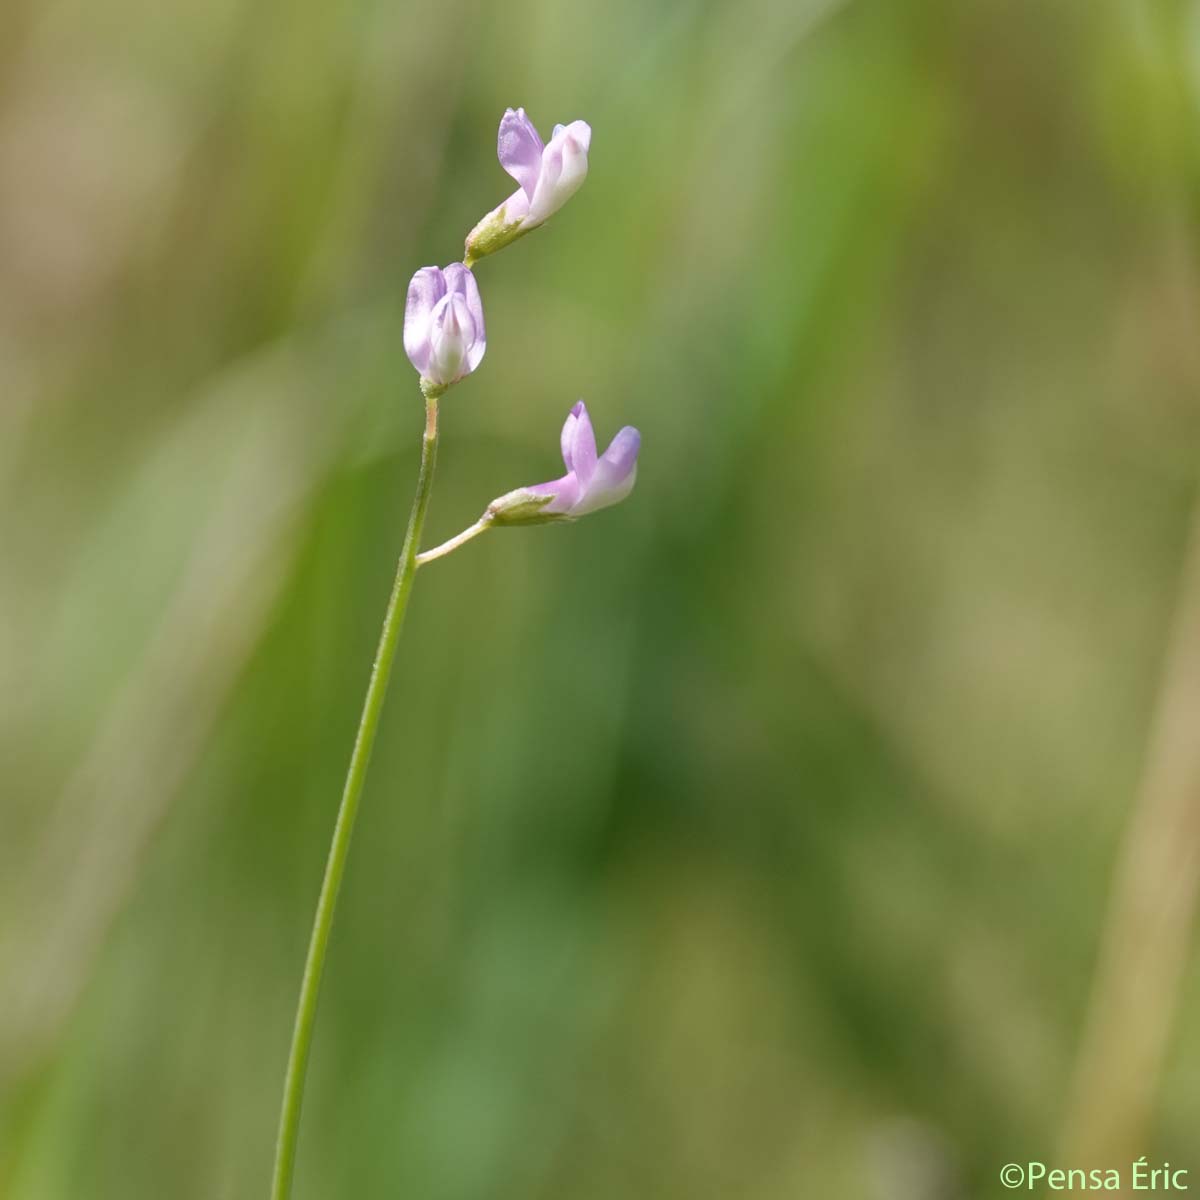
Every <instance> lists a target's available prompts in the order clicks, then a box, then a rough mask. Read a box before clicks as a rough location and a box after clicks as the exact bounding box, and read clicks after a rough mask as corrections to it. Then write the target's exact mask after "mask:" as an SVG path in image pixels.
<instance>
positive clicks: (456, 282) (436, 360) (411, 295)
mask: <svg viewBox="0 0 1200 1200" xmlns="http://www.w3.org/2000/svg"><path fill="white" fill-rule="evenodd" d="M591 140H592V130H591V126H589V125H588V124H587V122H586V121H572V122H571V123H570V124H569V125H555V127H554V132H553V134H552V135H551V137H550V140H549V142H543V141H542V139H541V137H540V136H539V134H538V131H537V129H536V128H535V127H534V125H533V122H532V121H530V119H529V118H528V117H527V116H526V115H525V110H524V109H523V108H518V109H515V110H514V109H511V108H510V109H508V110H507V111H506V112H505V114H504V116H503V117H502V118H501V119H500V130H499V133H498V136H497V140H496V154H497V157H498V158H499V159H500V165H501V166H502V167H503V168H504V169H505V171H507V172H508V174H509V175H511V176H512V177H513V179H515V180H516V181H517V183H518V184H519V185H520V186H519V187H518V188H517V190H516V191H515V192H513V194H512V195H511V196H509V197H508V199H507V200H505V201H504V202H503V203H501V204H500V205H498V206H497V207H496V208H494V209H493V210H492V211H491V212H490V213H488V214H487V216H485V217H484V218H483V220H482V221H480V222H479V224H478V225H476V226H475V228H474V229H472V230H471V232H470V233H469V234H468V235H467V239H466V245H465V253H464V261H463V262H456V263H451V264H450V265H449V266H448V267H422V268H421V269H420V270H419V271H418V272H417V273H416V274H415V275H414V276H413V278H412V282H411V283H410V284H409V288H408V300H407V303H406V305H405V311H404V349H405V352H406V353H407V354H408V358H409V361H410V362H411V363H412V365H413V366H414V367H415V368H416V370H417V372H418V373H419V374H420V376H421V386H422V389H423V390H424V392H425V394H426V395H427V396H430V397H437V396H440V395H441V394H442V393H443V392H444V391H445V390H446V389H447V388H448V387H450V386H451V385H452V384H454V383H457V382H458V381H459V380H461V379H464V378H465V377H466V376H467V375H469V374H471V372H472V371H474V370H475V369H476V368H477V367H478V366H479V364H480V363H481V362H482V361H483V355H484V351H485V349H486V347H487V333H486V329H485V326H484V318H483V303H482V300H481V298H480V295H479V285H478V284H477V283H476V280H475V276H474V274H473V273H472V271H471V267H472V266H473V265H474V263H475V262H477V261H478V260H479V259H480V258H483V257H484V256H485V255H489V254H494V253H496V251H498V250H501V249H503V248H504V247H505V246H508V245H510V244H511V243H512V242H514V241H516V240H517V239H518V238H520V237H522V236H524V235H525V234H526V233H528V232H529V231H530V230H532V229H536V228H537V227H538V226H540V225H542V224H543V223H544V222H545V221H546V220H547V219H548V218H549V217H551V216H553V215H554V214H555V213H556V212H558V210H559V209H561V208H562V206H563V205H564V204H566V202H567V201H568V200H569V199H570V198H571V197H572V196H573V195H574V194H575V193H576V192H577V191H578V190H579V188H580V187H581V186H582V184H583V181H584V180H585V179H586V178H587V172H588V150H589V148H590V146H591ZM561 441H562V456H563V462H564V464H565V465H566V469H567V473H566V474H565V475H564V476H562V478H560V479H556V480H553V481H552V482H549V483H539V484H533V485H531V486H528V487H523V488H517V489H516V490H515V491H512V492H508V493H506V494H505V495H503V496H500V497H499V498H498V499H496V500H493V501H492V503H491V504H490V505H488V508H487V511H486V512H485V514H484V516H483V517H482V518H481V520H480V521H479V522H478V523H477V525H476V526H475V527H473V530H474V531H476V532H481V531H482V529H483V528H486V527H488V526H490V525H519V524H542V523H546V522H549V521H570V520H575V519H576V518H578V517H581V516H584V515H586V514H587V513H591V512H595V511H597V510H598V509H601V508H607V507H608V506H610V505H612V504H616V503H618V501H621V500H623V499H625V497H626V496H628V495H629V493H630V492H631V491H632V490H633V485H634V482H635V480H636V479H637V459H638V451H639V449H640V447H641V434H639V433H638V431H637V430H636V429H634V428H633V426H631V425H627V426H625V428H624V429H622V430H621V431H620V432H619V433H618V434H617V435H616V437H614V438H613V440H612V442H611V443H610V444H609V446H608V449H606V450H605V451H604V453H603V454H601V455H597V452H596V436H595V433H594V432H593V430H592V422H591V418H590V417H589V416H588V411H587V407H586V406H585V405H584V403H583V401H582V400H580V401H579V402H578V403H577V404H576V405H575V406H574V408H572V409H571V411H570V413H569V415H568V416H567V420H566V424H565V425H564V426H563V430H562V439H561ZM468 534H470V535H472V536H473V533H472V531H468ZM460 540H465V535H460V538H459V539H453V541H454V543H455V544H457V543H458V542H459V541H460ZM447 548H453V547H452V546H451V544H450V543H447ZM437 556H438V552H430V553H429V554H428V555H424V556H422V558H432V557H437Z"/></svg>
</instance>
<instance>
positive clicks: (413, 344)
mask: <svg viewBox="0 0 1200 1200" xmlns="http://www.w3.org/2000/svg"><path fill="white" fill-rule="evenodd" d="M445 294H446V280H445V278H444V276H443V275H442V272H441V271H440V270H439V269H438V268H437V267H422V268H421V269H420V270H419V271H418V272H417V273H416V274H415V275H414V276H413V277H412V282H411V283H410V284H409V285H408V298H407V300H406V301H405V304H404V352H405V353H406V354H407V355H408V360H409V362H411V363H412V365H413V366H414V367H416V369H417V371H418V372H419V373H420V374H421V375H424V374H425V369H426V367H427V366H428V365H429V350H430V343H429V336H430V320H431V318H432V316H433V308H434V305H435V304H437V302H438V301H439V300H441V298H442V297H443V296H445Z"/></svg>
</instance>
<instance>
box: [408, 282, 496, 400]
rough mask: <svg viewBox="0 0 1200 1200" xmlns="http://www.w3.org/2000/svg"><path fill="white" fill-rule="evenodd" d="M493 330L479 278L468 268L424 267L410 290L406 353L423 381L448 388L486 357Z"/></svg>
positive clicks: (410, 286) (409, 286)
mask: <svg viewBox="0 0 1200 1200" xmlns="http://www.w3.org/2000/svg"><path fill="white" fill-rule="evenodd" d="M486 348H487V331H486V330H485V328H484V324H483V301H482V300H480V298H479V285H478V284H477V283H476V282H475V276H474V275H472V274H471V272H470V271H469V270H468V269H467V268H466V267H465V266H463V264H462V263H451V264H450V265H449V266H448V267H446V269H445V270H442V269H441V268H439V267H422V268H421V269H420V270H419V271H418V272H417V273H416V274H415V275H414V276H413V277H412V282H411V283H410V284H409V285H408V301H407V303H406V304H405V306H404V350H405V353H406V354H407V355H408V359H409V362H411V363H412V365H413V366H414V367H416V368H417V370H418V371H419V372H420V375H421V378H422V379H423V380H424V381H425V382H426V383H429V384H432V385H433V386H434V387H439V388H444V387H448V386H449V385H450V384H452V383H456V382H457V381H458V380H460V379H462V377H463V376H464V375H469V374H470V373H471V372H472V371H473V370H475V368H476V367H477V366H479V363H480V361H481V360H482V358H483V352H484V350H485V349H486Z"/></svg>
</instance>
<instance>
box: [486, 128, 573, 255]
mask: <svg viewBox="0 0 1200 1200" xmlns="http://www.w3.org/2000/svg"><path fill="white" fill-rule="evenodd" d="M591 142H592V127H591V126H590V125H589V124H588V123H587V122H586V121H572V122H571V124H570V125H555V127H554V133H553V135H552V136H551V138H550V141H549V143H547V144H544V145H543V143H542V139H541V137H540V136H539V135H538V131H537V130H536V129H535V128H534V125H533V122H532V121H531V120H530V119H529V118H528V117H527V116H526V115H525V110H524V109H523V108H518V109H516V110H515V111H514V110H513V109H511V108H510V109H507V110H506V111H505V113H504V116H503V117H501V118H500V132H499V134H498V135H497V138H496V154H497V157H498V158H499V159H500V165H501V166H502V167H503V168H504V169H505V170H506V171H507V172H508V173H509V174H510V175H511V176H512V177H513V178H514V179H515V180H516V181H517V182H518V183H519V184H520V185H521V186H520V187H519V188H518V189H517V190H516V191H515V192H513V194H512V195H511V196H509V198H508V199H507V200H505V201H504V203H503V204H501V205H499V206H498V207H497V208H494V209H492V211H491V212H490V213H488V215H487V216H486V217H484V218H483V220H482V221H480V222H479V224H478V225H476V226H475V228H474V229H472V230H471V232H470V233H469V234H467V246H466V258H467V261H468V262H474V261H475V260H476V259H479V258H483V256H484V255H485V254H494V253H495V252H496V251H497V250H500V249H502V248H503V247H505V246H507V245H508V244H509V243H510V242H513V241H515V240H516V239H517V238H519V237H521V236H522V235H523V234H526V233H528V232H529V231H530V230H531V229H536V228H537V227H538V226H539V225H541V224H542V222H543V221H545V220H546V219H547V218H548V217H551V216H553V215H554V214H555V213H556V212H558V210H559V209H560V208H562V206H563V205H564V204H566V202H567V201H568V200H569V199H570V198H571V197H572V196H573V195H574V194H575V193H576V192H577V191H578V190H579V189H580V187H581V186H582V184H583V181H584V180H585V179H586V178H587V171H588V148H589V147H590V146H591Z"/></svg>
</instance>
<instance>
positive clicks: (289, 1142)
mask: <svg viewBox="0 0 1200 1200" xmlns="http://www.w3.org/2000/svg"><path fill="white" fill-rule="evenodd" d="M437 403H438V402H437V397H436V396H427V399H426V402H425V440H424V443H423V446H422V451H421V472H420V476H419V477H418V480H417V494H416V496H415V497H414V499H413V506H412V512H411V513H410V514H409V518H408V532H407V533H406V534H405V535H404V548H403V549H402V550H401V551H400V565H399V567H398V568H397V570H396V582H395V583H394V584H393V586H392V595H391V599H390V600H389V601H388V607H387V614H386V616H385V617H384V618H383V632H382V633H381V634H380V637H379V649H378V650H377V651H376V652H375V665H374V666H373V667H372V668H371V681H370V683H369V684H368V685H367V697H366V700H365V701H364V703H363V711H362V718H361V720H360V721H359V724H358V736H357V737H356V738H355V740H354V753H353V754H352V755H351V756H350V770H349V772H348V773H347V775H346V786H345V788H344V790H343V791H342V803H341V807H340V808H339V809H338V815H337V824H336V825H335V826H334V830H333V842H332V843H331V844H330V847H329V858H328V860H327V861H326V863H325V879H324V881H323V882H322V884H321V895H320V898H319V899H318V900H317V915H316V918H315V919H314V921H313V928H312V937H311V939H310V941H309V944H308V958H307V959H306V960H305V963H304V978H303V980H302V981H301V984H300V1002H299V1004H298V1005H297V1007H296V1024H295V1028H294V1029H293V1031H292V1048H291V1052H290V1053H289V1055H288V1066H287V1078H286V1079H285V1080H284V1084H283V1107H282V1109H281V1111H280V1114H279V1138H278V1141H277V1142H276V1144H275V1173H274V1176H273V1180H272V1184H271V1200H288V1197H289V1196H290V1195H291V1191H292V1174H293V1170H294V1168H295V1164H296V1137H297V1133H298V1131H299V1127H300V1105H301V1102H302V1100H303V1098H304V1075H305V1071H306V1069H307V1067H308V1052H309V1049H310V1048H311V1046H312V1036H313V1023H314V1021H315V1020H316V1015H317V998H318V997H319V995H320V992H321V975H322V973H323V971H324V968H325V952H326V950H327V949H328V948H329V931H330V929H331V928H332V926H333V913H334V909H335V908H336V907H337V898H338V890H339V889H340V888H341V885H342V876H343V874H344V873H345V870H346V856H347V854H348V853H349V850H350V837H351V835H352V834H353V832H354V819H355V817H356V816H357V815H358V801H359V797H360V796H361V795H362V789H363V782H364V781H365V780H366V777H367V766H368V764H369V763H370V761H371V748H372V747H373V746H374V744H375V732H376V730H377V729H378V727H379V714H380V713H381V712H382V711H383V701H384V697H385V696H386V695H387V686H388V677H389V675H390V674H391V670H392V659H393V658H394V657H395V654H396V643H397V641H398V640H399V637H400V628H401V626H402V625H403V624H404V611H405V609H406V608H407V607H408V595H409V592H411V591H412V584H413V578H414V576H415V575H416V573H417V546H418V545H419V544H420V540H421V526H422V524H423V523H424V521H425V510H426V509H427V508H428V507H429V493H430V490H431V489H432V487H433V468H434V463H435V461H436V459H437V437H438V432H437V417H438V410H437Z"/></svg>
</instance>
